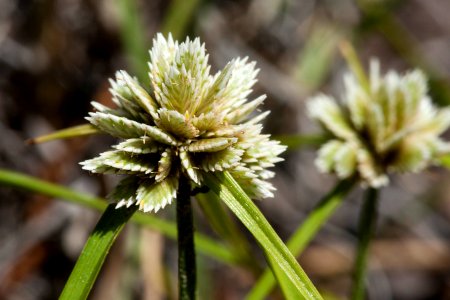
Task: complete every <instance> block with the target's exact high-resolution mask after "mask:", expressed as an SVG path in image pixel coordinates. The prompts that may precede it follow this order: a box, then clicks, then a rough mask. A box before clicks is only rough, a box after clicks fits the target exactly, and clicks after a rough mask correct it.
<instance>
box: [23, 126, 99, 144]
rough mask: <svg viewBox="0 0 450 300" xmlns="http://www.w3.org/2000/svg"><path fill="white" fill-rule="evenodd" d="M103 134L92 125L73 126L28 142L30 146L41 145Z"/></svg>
mask: <svg viewBox="0 0 450 300" xmlns="http://www.w3.org/2000/svg"><path fill="white" fill-rule="evenodd" d="M97 133H101V132H100V131H99V130H98V129H97V128H95V127H94V126H92V125H91V124H83V125H78V126H73V127H69V128H65V129H62V130H57V131H54V132H52V133H50V134H46V135H41V136H38V137H35V138H32V139H29V140H27V143H28V144H40V143H45V142H50V141H53V140H60V139H69V138H73V137H77V136H83V135H91V134H97Z"/></svg>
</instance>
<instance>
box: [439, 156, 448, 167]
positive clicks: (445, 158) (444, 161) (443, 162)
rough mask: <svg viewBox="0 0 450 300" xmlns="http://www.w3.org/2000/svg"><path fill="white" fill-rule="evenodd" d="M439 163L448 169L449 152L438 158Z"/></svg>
mask: <svg viewBox="0 0 450 300" xmlns="http://www.w3.org/2000/svg"><path fill="white" fill-rule="evenodd" d="M438 163H439V165H441V166H443V167H445V168H447V169H450V154H447V155H443V156H442V157H440V158H439V160H438Z"/></svg>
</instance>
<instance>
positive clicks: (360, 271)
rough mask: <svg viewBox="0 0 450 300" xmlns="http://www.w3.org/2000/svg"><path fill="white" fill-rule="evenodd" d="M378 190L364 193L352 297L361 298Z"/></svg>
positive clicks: (373, 226) (354, 299)
mask: <svg viewBox="0 0 450 300" xmlns="http://www.w3.org/2000/svg"><path fill="white" fill-rule="evenodd" d="M377 202H378V190H376V189H373V188H371V189H369V190H368V191H367V194H366V199H365V201H364V204H363V207H362V210H361V214H360V219H359V242H358V250H357V255H356V261H355V273H354V282H353V291H352V299H353V300H363V299H365V298H364V290H365V289H364V287H365V284H364V283H365V274H366V266H367V258H368V255H369V253H368V252H369V243H370V239H371V238H372V235H373V233H374V231H375V226H376V215H377Z"/></svg>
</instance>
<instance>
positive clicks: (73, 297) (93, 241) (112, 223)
mask: <svg viewBox="0 0 450 300" xmlns="http://www.w3.org/2000/svg"><path fill="white" fill-rule="evenodd" d="M136 209H137V206H132V207H130V208H120V209H115V204H110V205H109V206H108V207H107V209H106V210H105V212H104V213H103V215H102V217H101V218H100V220H99V221H98V223H97V226H95V228H94V231H93V232H92V234H91V235H90V237H89V239H88V241H87V242H86V245H85V246H84V248H83V251H82V252H81V255H80V257H79V258H78V260H77V263H76V264H75V267H74V269H73V271H72V273H71V274H70V277H69V279H68V280H67V283H66V285H65V286H64V290H63V291H62V293H61V295H60V297H59V299H60V300H66V299H67V300H69V299H70V300H83V299H86V298H87V296H88V295H89V292H90V290H91V289H92V286H93V284H94V282H95V279H96V278H97V275H98V273H99V272H100V269H101V267H102V265H103V262H104V261H105V258H106V256H107V254H108V252H109V249H110V248H111V246H112V244H113V243H114V241H115V240H116V238H117V236H118V235H119V233H120V232H121V231H122V229H123V227H124V225H125V224H126V223H127V222H128V220H129V219H130V218H131V216H132V215H133V214H134V212H135V211H136Z"/></svg>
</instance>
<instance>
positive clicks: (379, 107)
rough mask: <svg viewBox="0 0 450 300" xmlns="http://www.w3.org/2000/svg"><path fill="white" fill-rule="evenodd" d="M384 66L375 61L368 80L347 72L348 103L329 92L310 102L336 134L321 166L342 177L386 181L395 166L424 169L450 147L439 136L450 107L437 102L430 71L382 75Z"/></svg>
mask: <svg viewBox="0 0 450 300" xmlns="http://www.w3.org/2000/svg"><path fill="white" fill-rule="evenodd" d="M379 69H380V68H379V64H378V62H377V61H373V62H372V63H371V66H370V78H369V79H368V82H367V83H366V84H364V83H363V82H359V81H358V79H357V78H356V77H355V76H353V75H351V74H349V75H347V76H346V77H345V79H344V82H345V93H344V97H343V103H344V107H342V108H341V107H340V106H338V104H337V103H336V101H335V100H334V99H333V98H331V97H328V96H325V95H319V96H316V97H315V98H313V99H312V100H311V101H310V102H309V103H308V111H309V114H310V116H311V117H312V118H314V119H316V120H318V121H319V122H320V123H321V125H323V126H324V127H325V129H326V130H327V131H328V132H329V133H331V135H332V136H333V137H332V139H330V140H329V141H328V142H327V143H325V144H324V145H323V146H322V147H321V148H320V150H319V154H318V158H317V160H316V165H317V167H318V168H319V169H320V170H321V171H322V172H334V173H336V174H337V176H338V177H339V178H347V177H350V176H352V175H354V174H358V175H359V177H361V179H362V180H363V181H364V182H365V183H366V184H368V185H370V186H372V187H379V186H382V185H386V184H387V183H388V176H387V174H388V173H390V172H417V171H420V170H423V169H424V168H425V167H427V166H428V165H430V164H431V163H433V162H436V161H437V159H438V158H439V156H440V155H442V154H445V153H448V152H449V150H450V144H449V143H447V142H445V141H443V140H442V139H441V138H440V137H439V136H440V134H442V133H443V132H444V131H445V130H446V129H447V128H448V127H449V125H450V108H443V109H438V108H437V107H435V106H434V105H433V103H432V102H431V99H430V98H429V96H428V95H427V83H426V78H425V75H424V74H423V73H422V72H421V71H418V70H415V71H412V72H409V73H407V74H405V75H399V74H397V73H395V72H388V73H387V74H386V75H385V76H381V75H380V70H379Z"/></svg>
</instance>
